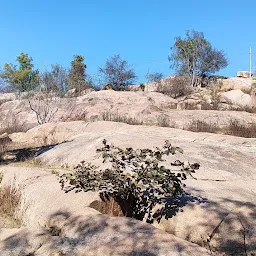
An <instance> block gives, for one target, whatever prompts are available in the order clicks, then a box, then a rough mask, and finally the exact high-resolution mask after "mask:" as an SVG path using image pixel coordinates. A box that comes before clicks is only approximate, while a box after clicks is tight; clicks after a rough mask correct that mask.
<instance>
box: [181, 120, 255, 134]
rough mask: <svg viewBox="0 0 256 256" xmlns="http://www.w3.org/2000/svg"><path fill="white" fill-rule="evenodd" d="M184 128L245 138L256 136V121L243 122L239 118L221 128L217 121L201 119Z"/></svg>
mask: <svg viewBox="0 0 256 256" xmlns="http://www.w3.org/2000/svg"><path fill="white" fill-rule="evenodd" d="M184 130H188V131H192V132H209V133H220V134H227V135H232V136H237V137H244V138H256V123H252V124H247V125H244V124H241V123H239V121H238V120H230V122H229V125H228V126H226V127H223V128H220V127H219V126H218V124H217V123H207V122H205V121H201V120H193V121H192V122H190V123H189V125H188V126H187V127H184Z"/></svg>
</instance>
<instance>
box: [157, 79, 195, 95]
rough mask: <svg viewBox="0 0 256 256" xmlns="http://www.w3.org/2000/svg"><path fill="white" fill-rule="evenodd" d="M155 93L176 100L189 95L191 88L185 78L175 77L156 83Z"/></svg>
mask: <svg viewBox="0 0 256 256" xmlns="http://www.w3.org/2000/svg"><path fill="white" fill-rule="evenodd" d="M157 92H160V93H163V94H165V95H168V96H170V97H173V98H177V97H180V96H185V95H189V94H191V93H192V88H191V87H190V86H189V81H188V79H187V78H186V77H182V76H175V77H172V78H169V79H167V80H165V81H164V83H162V82H161V81H160V82H158V85H157Z"/></svg>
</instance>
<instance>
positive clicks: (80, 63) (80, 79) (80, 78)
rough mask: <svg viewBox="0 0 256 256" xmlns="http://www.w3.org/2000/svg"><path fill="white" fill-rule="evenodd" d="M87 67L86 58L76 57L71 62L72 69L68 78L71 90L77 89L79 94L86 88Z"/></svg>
mask: <svg viewBox="0 0 256 256" xmlns="http://www.w3.org/2000/svg"><path fill="white" fill-rule="evenodd" d="M86 67H87V66H86V65H85V64H84V56H82V55H74V60H73V61H71V69H70V71H69V76H68V78H69V79H68V87H69V89H74V88H75V89H76V90H77V91H78V92H79V93H80V92H81V91H82V90H84V89H85V88H86V73H85V69H86Z"/></svg>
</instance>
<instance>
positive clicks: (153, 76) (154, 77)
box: [145, 72, 163, 83]
mask: <svg viewBox="0 0 256 256" xmlns="http://www.w3.org/2000/svg"><path fill="white" fill-rule="evenodd" d="M145 78H146V79H147V81H148V83H150V82H159V81H160V80H161V79H163V73H160V72H154V73H147V74H146V76H145Z"/></svg>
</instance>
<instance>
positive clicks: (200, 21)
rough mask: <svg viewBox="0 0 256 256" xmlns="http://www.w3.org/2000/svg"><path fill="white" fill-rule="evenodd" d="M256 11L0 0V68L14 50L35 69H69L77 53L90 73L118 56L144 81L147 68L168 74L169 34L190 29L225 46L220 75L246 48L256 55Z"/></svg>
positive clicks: (228, 4) (212, 4)
mask: <svg viewBox="0 0 256 256" xmlns="http://www.w3.org/2000/svg"><path fill="white" fill-rule="evenodd" d="M255 10H256V1H255V0H254V1H253V0H252V1H250V0H249V1H248V0H245V1H242V2H241V1H234V0H222V1H221V0H215V1H207V0H193V1H192V0H191V1H190V0H183V1H171V0H158V1H156V0H154V1H153V0H147V1H146V0H129V1H127V0H119V1H117V0H108V1H103V0H101V1H100V0H93V1H89V0H88V1H87V0H72V1H71V0H44V1H39V0H37V1H36V0H33V1H32V0H23V1H20V0H9V1H6V0H2V2H1V8H0V27H1V39H0V67H1V68H2V67H3V64H4V63H6V62H15V59H16V56H17V55H19V53H20V52H26V53H28V54H29V55H30V56H32V57H33V59H34V64H35V67H36V68H39V69H40V70H45V69H47V68H49V67H50V65H51V64H54V63H60V64H62V65H63V66H65V67H69V63H70V61H71V60H72V57H73V55H74V54H82V55H84V56H85V63H86V64H87V67H88V68H87V72H88V73H90V74H96V73H97V71H98V67H99V66H103V65H104V63H105V61H106V59H107V58H108V57H110V56H111V55H113V54H120V55H121V57H122V58H124V59H126V60H128V62H129V63H130V64H133V67H134V69H135V71H136V73H137V75H138V82H143V81H144V80H145V78H144V76H145V74H146V73H147V72H148V71H149V72H162V73H163V74H164V75H165V76H168V75H171V74H173V73H174V71H173V70H171V69H170V68H169V65H170V63H169V62H168V55H169V54H170V46H172V45H173V43H174V37H175V36H184V35H185V31H186V30H191V29H194V30H197V31H200V32H204V35H205V38H206V39H208V40H209V41H210V42H211V43H212V45H213V46H214V47H216V48H217V49H222V50H224V51H225V52H226V55H227V57H228V59H229V66H228V68H226V69H225V70H222V71H221V72H220V74H222V75H226V76H234V75H235V74H236V72H237V71H238V70H248V69H249V47H250V46H252V50H253V52H255V53H256V28H255V24H256V18H255ZM255 64H256V55H253V69H254V68H255Z"/></svg>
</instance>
